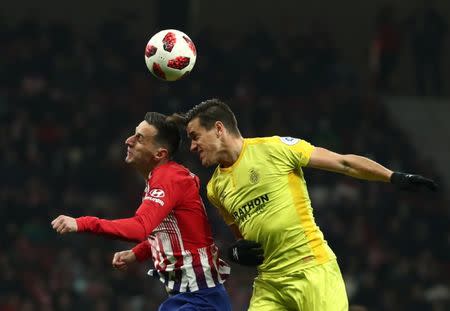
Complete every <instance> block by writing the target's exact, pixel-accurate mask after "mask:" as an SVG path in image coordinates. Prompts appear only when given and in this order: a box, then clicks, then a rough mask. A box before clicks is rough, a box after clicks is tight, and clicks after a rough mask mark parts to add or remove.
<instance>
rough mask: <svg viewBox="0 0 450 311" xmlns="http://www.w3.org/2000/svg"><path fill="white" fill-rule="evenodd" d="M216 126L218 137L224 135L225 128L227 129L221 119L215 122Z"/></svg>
mask: <svg viewBox="0 0 450 311" xmlns="http://www.w3.org/2000/svg"><path fill="white" fill-rule="evenodd" d="M214 128H215V130H216V136H217V138H219V137H220V136H222V134H223V132H224V129H225V126H224V125H223V123H222V122H221V121H216V123H214Z"/></svg>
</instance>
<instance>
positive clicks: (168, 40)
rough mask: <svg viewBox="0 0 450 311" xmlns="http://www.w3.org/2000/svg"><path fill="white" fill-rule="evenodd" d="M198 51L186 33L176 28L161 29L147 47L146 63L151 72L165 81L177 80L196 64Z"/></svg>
mask: <svg viewBox="0 0 450 311" xmlns="http://www.w3.org/2000/svg"><path fill="white" fill-rule="evenodd" d="M196 59H197V51H196V49H195V45H194V42H192V40H191V38H189V37H188V35H186V34H185V33H183V32H181V31H179V30H175V29H166V30H161V31H160V32H158V33H157V34H155V35H154V36H153V37H151V38H150V40H149V41H148V43H147V46H146V47H145V63H146V64H147V68H148V69H149V70H150V72H151V73H152V74H153V75H154V76H155V77H157V78H159V79H161V80H164V81H176V80H179V79H181V78H183V77H184V76H186V75H187V74H188V73H189V72H191V70H192V68H193V67H194V65H195V61H196Z"/></svg>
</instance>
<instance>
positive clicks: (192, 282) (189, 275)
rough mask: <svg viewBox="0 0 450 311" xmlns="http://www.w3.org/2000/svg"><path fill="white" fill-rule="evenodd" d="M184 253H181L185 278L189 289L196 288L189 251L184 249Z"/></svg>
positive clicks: (195, 277) (194, 289)
mask: <svg viewBox="0 0 450 311" xmlns="http://www.w3.org/2000/svg"><path fill="white" fill-rule="evenodd" d="M185 254H186V255H183V258H184V265H183V268H184V270H185V271H186V279H187V282H188V284H187V285H188V286H189V290H190V291H191V292H192V291H196V290H198V284H197V276H196V275H195V271H194V266H193V265H192V254H191V252H190V251H188V250H186V252H185Z"/></svg>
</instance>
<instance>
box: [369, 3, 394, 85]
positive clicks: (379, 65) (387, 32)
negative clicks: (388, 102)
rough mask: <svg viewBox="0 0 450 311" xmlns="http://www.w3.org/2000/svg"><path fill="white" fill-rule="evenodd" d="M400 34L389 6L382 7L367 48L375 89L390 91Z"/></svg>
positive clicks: (392, 9)
mask: <svg viewBox="0 0 450 311" xmlns="http://www.w3.org/2000/svg"><path fill="white" fill-rule="evenodd" d="M399 51H400V32H399V29H398V25H397V22H396V19H395V11H394V8H393V7H392V6H391V5H386V6H383V7H382V8H381V9H380V10H379V12H378V14H377V17H376V21H375V33H374V37H373V38H372V40H371V42H370V47H369V66H370V70H371V71H372V74H373V79H374V84H375V88H376V89H377V90H378V91H381V92H389V91H392V88H393V81H392V75H393V72H394V70H395V68H396V66H397V63H398V56H399Z"/></svg>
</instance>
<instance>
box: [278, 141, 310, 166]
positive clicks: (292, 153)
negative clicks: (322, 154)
mask: <svg viewBox="0 0 450 311" xmlns="http://www.w3.org/2000/svg"><path fill="white" fill-rule="evenodd" d="M276 139H278V140H279V146H280V148H277V149H279V151H280V152H281V153H282V156H283V157H284V158H286V159H287V160H288V161H289V162H290V163H291V164H292V165H293V166H294V167H299V166H300V167H303V166H306V165H307V164H308V162H309V159H310V158H311V154H312V152H313V151H314V146H313V145H311V144H310V143H309V142H307V141H306V140H303V139H298V138H294V137H278V136H276Z"/></svg>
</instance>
